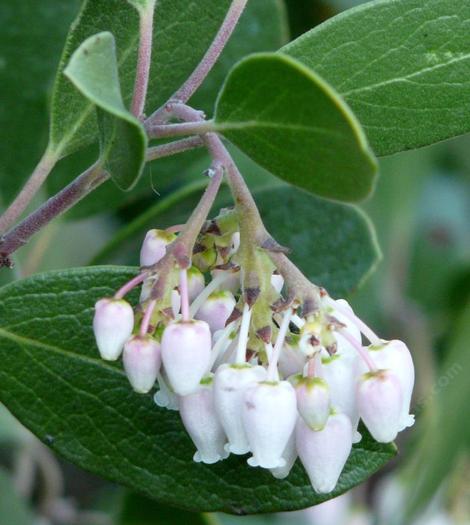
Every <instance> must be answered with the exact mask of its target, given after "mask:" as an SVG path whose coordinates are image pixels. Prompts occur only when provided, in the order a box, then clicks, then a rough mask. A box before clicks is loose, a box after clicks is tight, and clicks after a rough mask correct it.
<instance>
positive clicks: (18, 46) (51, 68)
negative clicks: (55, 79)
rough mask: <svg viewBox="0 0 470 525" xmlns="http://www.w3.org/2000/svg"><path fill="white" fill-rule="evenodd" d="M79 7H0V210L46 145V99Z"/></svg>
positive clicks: (26, 0) (54, 1) (30, 3)
mask: <svg viewBox="0 0 470 525" xmlns="http://www.w3.org/2000/svg"><path fill="white" fill-rule="evenodd" d="M79 5H80V1H79V0H68V1H67V2H64V1H63V0H48V1H47V2H38V1H37V0H22V1H21V2H0V49H1V53H0V100H1V101H2V103H1V104H0V158H1V159H2V160H1V162H0V207H2V206H6V205H7V204H8V203H9V202H10V201H11V200H12V199H13V198H14V196H15V195H16V193H17V192H18V190H19V189H20V188H21V186H22V185H23V183H24V182H25V180H26V178H27V177H28V176H29V175H30V174H31V172H32V170H33V168H34V166H35V165H36V163H37V162H38V160H39V158H40V157H41V154H42V152H43V150H44V147H45V145H46V143H47V113H48V107H47V98H48V97H47V93H48V90H49V87H50V81H51V79H52V76H53V75H54V72H55V69H56V67H57V63H58V61H59V57H60V52H61V47H62V44H63V41H64V38H65V35H66V33H67V26H68V25H69V23H70V22H71V21H72V19H73V17H74V16H75V15H76V13H77V11H78V8H79ZM25 122H27V125H25Z"/></svg>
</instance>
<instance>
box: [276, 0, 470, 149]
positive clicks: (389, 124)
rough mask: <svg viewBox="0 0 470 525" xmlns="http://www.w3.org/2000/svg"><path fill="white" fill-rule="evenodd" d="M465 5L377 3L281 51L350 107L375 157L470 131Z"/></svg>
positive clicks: (431, 0) (452, 1)
mask: <svg viewBox="0 0 470 525" xmlns="http://www.w3.org/2000/svg"><path fill="white" fill-rule="evenodd" d="M469 27H470V3H469V2H468V1H467V0H426V2H423V1H422V0H394V1H393V2H391V1H389V0H376V1H373V2H367V3H365V4H364V5H361V6H358V7H356V8H354V9H351V10H349V11H346V12H344V13H342V14H340V15H338V16H336V17H334V18H332V19H330V20H328V21H326V22H325V23H323V24H322V25H320V26H318V27H316V28H314V29H312V30H311V31H309V32H308V33H306V34H304V35H303V36H301V37H299V38H298V39H296V40H294V41H293V42H291V43H290V44H288V45H287V46H285V47H283V48H282V50H281V51H282V52H283V53H287V54H288V55H290V56H292V57H293V58H296V59H297V60H300V61H301V62H302V63H303V64H305V65H306V66H307V67H310V68H312V69H314V70H315V71H316V72H317V73H318V74H319V75H321V76H322V77H323V78H324V79H325V80H326V81H328V82H329V83H330V84H331V85H332V86H334V88H335V89H336V91H337V92H338V93H339V94H340V95H341V96H342V97H343V98H344V100H345V101H346V102H347V103H348V104H349V105H350V107H351V108H352V110H353V111H354V113H355V114H356V116H357V118H358V119H359V121H360V122H361V124H362V125H363V127H364V129H365V131H366V133H367V136H368V138H369V141H370V143H371V146H372V148H373V150H374V151H375V153H376V154H377V155H389V154H391V153H396V152H398V151H403V150H407V149H412V148H418V147H420V146H425V145H427V144H432V143H434V142H438V141H440V140H444V139H447V138H450V137H454V136H456V135H460V134H462V133H467V132H468V131H470V106H469V104H468V92H469V89H470V76H469V71H470V40H469V39H468V31H469Z"/></svg>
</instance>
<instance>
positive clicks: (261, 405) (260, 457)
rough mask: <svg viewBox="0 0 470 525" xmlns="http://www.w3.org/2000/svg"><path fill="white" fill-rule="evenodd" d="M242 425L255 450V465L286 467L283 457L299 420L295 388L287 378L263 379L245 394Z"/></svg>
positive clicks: (252, 462)
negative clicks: (276, 380) (274, 380)
mask: <svg viewBox="0 0 470 525" xmlns="http://www.w3.org/2000/svg"><path fill="white" fill-rule="evenodd" d="M242 417H243V426H244V428H245V432H246V436H247V438H248V443H249V444H250V449H251V452H252V454H253V456H252V457H251V458H249V459H248V464H249V465H250V466H252V467H258V466H259V467H263V468H268V469H274V468H278V467H284V466H285V465H286V460H285V459H284V458H283V457H282V456H283V453H284V450H285V448H286V446H287V443H288V441H289V438H290V437H291V435H292V433H293V431H294V428H295V422H296V420H297V401H296V396H295V390H294V388H293V386H292V385H291V384H290V383H289V382H288V381H278V382H272V381H264V382H261V383H257V384H256V385H252V386H251V387H249V388H248V389H247V390H246V392H245V395H244V401H243V409H242Z"/></svg>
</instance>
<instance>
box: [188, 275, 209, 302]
mask: <svg viewBox="0 0 470 525" xmlns="http://www.w3.org/2000/svg"><path fill="white" fill-rule="evenodd" d="M205 286H206V283H205V281H204V274H203V273H202V272H201V271H200V270H198V269H197V268H196V267H195V266H192V267H191V268H189V270H188V297H189V302H190V303H192V302H193V301H194V299H196V297H197V296H198V295H199V294H200V293H201V292H202V290H204V288H205Z"/></svg>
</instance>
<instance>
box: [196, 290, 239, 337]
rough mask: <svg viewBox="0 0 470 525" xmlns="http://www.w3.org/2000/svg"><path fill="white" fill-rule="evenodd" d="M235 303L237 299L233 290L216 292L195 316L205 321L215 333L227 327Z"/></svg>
mask: <svg viewBox="0 0 470 525" xmlns="http://www.w3.org/2000/svg"><path fill="white" fill-rule="evenodd" d="M235 305H236V301H235V298H234V296H233V294H232V293H231V292H227V291H224V292H214V293H212V294H211V295H210V296H209V297H208V298H207V299H206V301H205V302H204V303H203V304H202V306H201V307H200V308H199V310H198V311H197V314H196V316H195V317H196V319H200V320H202V321H205V322H206V323H207V324H208V325H209V327H210V329H211V332H212V333H214V332H217V331H218V330H222V329H223V328H224V327H225V323H226V321H227V319H228V318H229V317H230V314H231V313H232V312H233V309H234V308H235Z"/></svg>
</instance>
